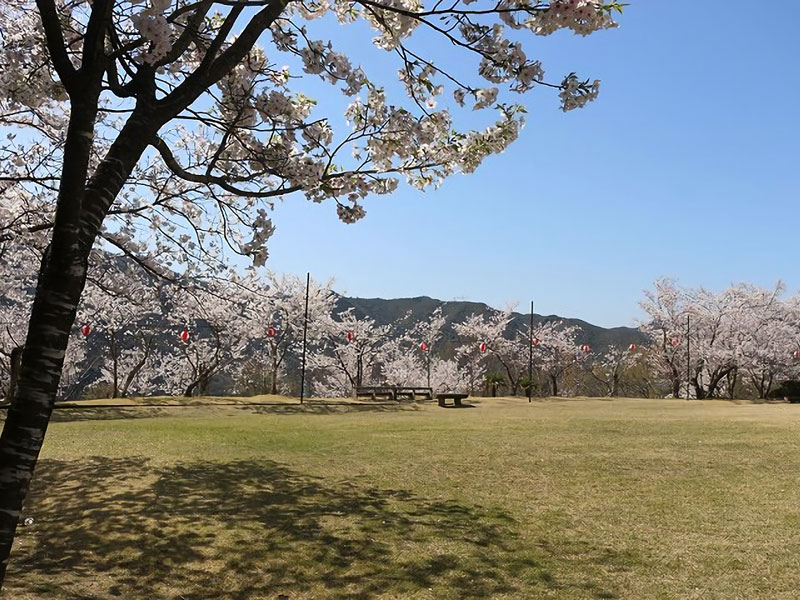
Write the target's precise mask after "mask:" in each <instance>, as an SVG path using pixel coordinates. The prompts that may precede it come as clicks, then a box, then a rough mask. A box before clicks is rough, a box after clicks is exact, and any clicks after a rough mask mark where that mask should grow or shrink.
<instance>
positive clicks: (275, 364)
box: [269, 356, 278, 395]
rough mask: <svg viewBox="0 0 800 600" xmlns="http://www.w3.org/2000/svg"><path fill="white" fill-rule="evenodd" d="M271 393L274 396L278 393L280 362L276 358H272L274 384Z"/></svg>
mask: <svg viewBox="0 0 800 600" xmlns="http://www.w3.org/2000/svg"><path fill="white" fill-rule="evenodd" d="M269 393H270V394H273V395H276V394H277V393H278V360H277V358H275V357H274V356H273V358H272V384H271V386H270V391H269Z"/></svg>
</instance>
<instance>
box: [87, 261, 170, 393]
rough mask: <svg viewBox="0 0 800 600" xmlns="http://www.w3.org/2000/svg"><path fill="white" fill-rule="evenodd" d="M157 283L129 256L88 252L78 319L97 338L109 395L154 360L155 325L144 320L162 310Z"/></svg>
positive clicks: (124, 390) (125, 386)
mask: <svg viewBox="0 0 800 600" xmlns="http://www.w3.org/2000/svg"><path fill="white" fill-rule="evenodd" d="M160 292H161V286H160V285H159V282H158V281H154V280H153V279H152V277H151V276H149V275H148V274H147V273H142V272H137V270H136V268H135V266H134V265H132V264H131V261H129V260H126V259H124V258H123V257H110V256H108V255H98V253H93V254H92V256H91V257H90V267H89V271H88V273H87V285H86V289H85V290H84V293H83V297H82V299H81V304H80V306H79V309H78V316H77V322H78V323H81V324H83V326H85V327H87V330H86V331H88V332H90V334H89V335H91V336H92V338H93V340H97V339H98V338H100V339H102V343H103V345H104V346H105V352H104V354H103V356H102V358H103V363H102V366H101V369H100V371H101V379H100V381H101V382H103V383H107V384H108V385H109V387H110V392H111V397H112V398H118V397H125V396H127V395H128V391H129V390H130V389H131V387H132V386H134V387H136V383H137V379H139V377H140V376H141V375H142V374H143V372H144V370H145V368H146V367H147V365H148V363H149V362H150V361H152V360H153V358H154V356H155V353H156V349H157V338H158V333H159V332H158V330H157V329H154V328H153V327H152V326H149V325H148V321H150V320H152V318H153V317H154V316H156V315H159V316H160V315H161V314H162V313H163V311H164V307H163V306H162V305H161V301H160Z"/></svg>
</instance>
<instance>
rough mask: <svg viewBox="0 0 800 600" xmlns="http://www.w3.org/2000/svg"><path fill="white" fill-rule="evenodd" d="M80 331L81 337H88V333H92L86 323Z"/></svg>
mask: <svg viewBox="0 0 800 600" xmlns="http://www.w3.org/2000/svg"><path fill="white" fill-rule="evenodd" d="M81 333H82V334H83V337H89V334H90V333H92V328H91V327H89V326H88V325H84V326H83V327H81Z"/></svg>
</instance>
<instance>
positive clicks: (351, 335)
mask: <svg viewBox="0 0 800 600" xmlns="http://www.w3.org/2000/svg"><path fill="white" fill-rule="evenodd" d="M354 339H356V334H355V333H353V332H352V331H348V332H347V341H348V342H352V341H353V340H354Z"/></svg>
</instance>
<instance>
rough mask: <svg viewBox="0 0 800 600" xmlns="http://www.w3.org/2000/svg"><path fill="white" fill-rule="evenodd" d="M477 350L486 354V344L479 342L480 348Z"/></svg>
mask: <svg viewBox="0 0 800 600" xmlns="http://www.w3.org/2000/svg"><path fill="white" fill-rule="evenodd" d="M478 350H480V351H481V352H486V342H481V343H480V346H478Z"/></svg>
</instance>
